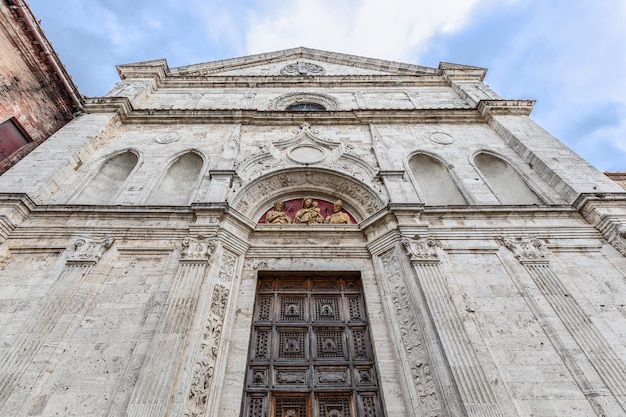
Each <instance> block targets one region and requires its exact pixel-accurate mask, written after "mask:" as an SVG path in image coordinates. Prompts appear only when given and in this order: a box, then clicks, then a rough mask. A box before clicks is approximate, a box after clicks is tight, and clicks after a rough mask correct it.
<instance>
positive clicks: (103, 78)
mask: <svg viewBox="0 0 626 417" xmlns="http://www.w3.org/2000/svg"><path fill="white" fill-rule="evenodd" d="M29 4H30V6H31V8H32V10H33V12H34V13H35V15H36V16H37V18H38V19H40V20H41V26H42V27H43V29H44V30H45V32H46V35H47V37H48V38H49V39H50V41H51V42H52V44H53V46H54V48H55V50H56V51H57V52H58V54H59V56H60V57H61V60H62V61H63V62H64V64H65V66H66V68H67V70H68V72H69V73H70V74H71V75H72V78H73V80H74V82H75V83H76V84H77V85H78V88H79V90H80V91H81V93H82V94H83V95H86V96H101V95H104V94H106V92H107V91H109V90H110V89H112V88H113V85H114V84H115V83H116V82H117V81H119V77H118V75H117V72H116V69H115V65H117V64H127V63H132V62H138V61H146V60H152V59H159V58H166V59H167V61H168V64H169V66H170V67H177V66H181V65H190V64H197V63H202V62H208V61H214V60H220V59H226V58H235V57H238V56H244V55H249V54H256V53H262V52H271V51H276V50H281V49H288V48H294V47H299V46H305V47H309V48H315V49H322V50H327V51H333V52H341V53H346V54H354V55H361V56H367V57H372V58H379V59H389V60H394V61H401V62H408V63H412V64H418V65H425V66H431V67H437V66H438V65H439V62H442V61H443V62H453V63H457V64H466V65H473V66H479V67H485V68H488V69H489V72H488V73H487V77H486V79H485V82H486V83H487V84H489V85H490V86H491V87H492V88H493V89H494V90H495V91H496V92H497V93H498V94H500V96H502V97H504V98H506V99H534V100H537V103H536V105H535V109H534V110H533V113H532V114H531V117H532V118H533V119H534V120H535V121H536V122H537V123H539V124H540V125H541V126H542V127H544V128H545V129H546V130H548V131H549V132H550V133H552V134H553V135H554V136H556V137H557V138H559V139H560V140H561V141H562V142H564V143H565V144H566V145H568V146H569V147H570V148H572V149H573V150H574V151H575V152H577V153H578V154H579V155H581V156H582V157H583V158H585V159H586V160H588V161H589V162H591V163H592V164H593V165H594V166H596V167H597V168H598V169H600V170H602V171H626V24H625V23H624V22H626V1H624V0H574V1H571V0H438V1H433V0H428V1H426V0H289V1H285V0H241V1H239V0H235V1H230V2H228V1H224V0H182V1H181V0H29Z"/></svg>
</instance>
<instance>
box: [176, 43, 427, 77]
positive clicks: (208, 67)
mask: <svg viewBox="0 0 626 417" xmlns="http://www.w3.org/2000/svg"><path fill="white" fill-rule="evenodd" d="M296 59H310V60H314V61H318V62H326V63H330V64H337V65H346V66H351V67H356V68H362V69H369V70H374V71H384V72H389V73H400V74H402V73H409V74H429V73H438V72H439V70H438V69H436V68H431V67H425V66H421V65H414V64H408V63H404V62H396V61H386V60H382V59H376V58H367V57H363V56H357V55H349V54H342V53H338V52H330V51H323V50H319V49H312V48H305V47H298V48H292V49H285V50H282V51H275V52H267V53H262V54H256V55H248V56H243V57H238V58H231V59H225V60H221V61H213V62H207V63H202V64H194V65H188V66H182V67H177V68H172V70H171V71H172V73H177V74H190V73H195V74H212V73H216V72H222V71H232V70H237V69H243V68H249V67H252V66H257V65H263V64H271V63H276V62H285V61H288V60H296Z"/></svg>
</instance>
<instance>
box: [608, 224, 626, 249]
mask: <svg viewBox="0 0 626 417" xmlns="http://www.w3.org/2000/svg"><path fill="white" fill-rule="evenodd" d="M607 241H608V242H609V243H610V244H611V245H613V247H614V248H615V249H617V250H618V251H619V253H621V254H622V255H624V256H626V225H623V224H621V223H618V224H615V225H613V226H612V227H611V228H610V229H609V232H608V233H607Z"/></svg>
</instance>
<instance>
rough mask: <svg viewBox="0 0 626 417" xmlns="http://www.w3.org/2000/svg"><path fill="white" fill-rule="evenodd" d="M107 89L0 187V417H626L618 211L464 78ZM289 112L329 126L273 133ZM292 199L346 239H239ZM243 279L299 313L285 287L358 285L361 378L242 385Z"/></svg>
mask: <svg viewBox="0 0 626 417" xmlns="http://www.w3.org/2000/svg"><path fill="white" fill-rule="evenodd" d="M320 68H321V70H320ZM119 70H120V73H121V74H122V75H123V76H124V77H125V79H124V81H122V82H121V83H120V84H118V85H117V86H115V87H114V88H113V89H112V90H111V92H110V93H109V94H108V95H107V97H102V98H97V99H93V100H91V104H90V105H89V106H88V107H89V109H90V111H91V113H90V114H89V115H85V116H82V117H81V118H79V119H77V120H75V121H73V122H72V123H70V124H69V125H68V126H66V127H65V128H63V129H61V130H60V131H59V132H57V133H56V134H55V135H54V136H52V138H50V140H48V141H46V142H45V143H44V144H43V145H42V146H40V147H39V148H37V149H36V150H35V151H34V152H32V153H31V154H30V155H29V156H28V157H27V158H25V159H24V160H23V161H21V162H20V163H19V164H18V165H17V166H15V167H14V168H13V169H11V170H10V171H9V172H8V173H7V174H5V175H3V176H1V177H0V199H1V200H2V201H1V205H0V207H1V210H0V232H1V234H0V236H1V237H2V240H1V242H2V243H1V244H0V268H1V272H0V330H2V332H0V416H27V415H31V416H55V415H68V416H69V415H80V416H102V417H104V416H142V417H144V416H145V417H148V416H149V417H159V416H173V417H182V416H217V415H219V416H224V417H238V416H245V417H248V416H253V417H257V416H265V414H264V413H265V411H264V410H266V409H267V408H268V407H269V405H270V403H271V402H272V401H274V400H273V398H274V397H276V401H278V402H277V404H278V405H279V406H280V407H283V410H286V408H285V407H287V405H285V404H288V401H287V400H286V398H287V397H289V396H290V395H293V392H291V391H289V390H287V389H286V388H285V389H283V391H280V390H279V388H275V386H276V387H289V386H294V385H298V384H302V385H303V386H312V387H313V388H312V389H313V391H314V394H313V397H312V401H311V402H310V404H311V406H312V407H315V406H317V405H319V404H325V405H324V406H325V407H326V406H328V407H331V408H332V407H335V408H334V409H335V410H339V409H340V408H341V407H344V405H345V404H348V403H349V402H350V401H353V402H354V408H353V409H354V410H357V414H356V415H366V416H368V417H369V416H371V415H379V416H381V415H383V414H384V415H386V416H394V417H395V416H407V417H408V416H433V417H434V416H451V417H452V416H455V417H456V416H462V415H467V416H476V417H483V416H485V417H486V416H499V415H500V416H529V415H534V416H553V415H567V416H581V417H582V416H585V417H586V416H592V415H598V416H601V415H614V416H618V415H624V414H625V413H626V406H625V405H624V404H625V403H624V401H625V399H626V386H625V385H624V381H625V380H626V308H625V307H624V300H626V284H625V282H626V281H625V280H624V273H623V271H625V270H626V256H625V255H626V249H625V248H626V240H625V239H624V228H625V227H626V205H625V204H626V192H624V190H623V189H621V188H620V187H619V186H618V185H617V184H615V183H613V182H612V181H611V180H610V179H608V178H607V177H606V176H605V175H604V174H602V173H600V172H598V171H597V170H595V169H594V168H592V167H590V166H589V165H588V164H587V163H586V162H585V161H583V160H582V159H580V158H579V157H578V156H576V155H575V154H573V153H572V152H571V151H570V150H568V149H566V148H565V147H564V146H563V145H562V144H561V143H560V142H558V141H557V140H556V139H555V138H554V137H552V136H550V135H549V134H547V133H546V132H544V131H543V130H542V129H541V128H539V127H538V126H537V125H536V124H535V123H534V122H532V120H531V119H529V118H528V112H529V111H530V109H531V107H532V103H530V102H528V101H520V100H502V99H501V98H500V97H499V96H497V94H496V93H494V92H493V91H491V90H490V89H489V88H488V87H487V86H486V85H484V84H483V83H482V78H483V77H484V71H485V70H484V69H481V68H475V67H466V66H460V65H454V64H442V65H441V66H440V68H425V67H419V66H415V65H409V64H400V63H391V62H385V61H379V60H373V59H366V58H360V57H353V56H347V55H341V54H335V53H330V52H329V53H326V52H323V51H314V50H309V49H306V48H297V49H294V50H288V51H279V52H275V53H269V54H263V55H258V56H252V57H243V58H236V59H233V60H226V61H220V62H216V63H206V64H198V65H192V66H187V67H180V68H171V69H170V68H168V67H167V63H166V62H165V61H163V60H158V61H152V62H146V63H138V64H129V65H123V66H120V67H119ZM296 73H297V74H296ZM307 101H310V102H311V103H314V104H317V105H321V106H329V107H327V111H287V110H285V108H286V107H287V106H289V105H292V104H303V102H307ZM311 103H309V104H311ZM119 155H125V157H124V159H112V158H116V157H119ZM131 155H132V156H131ZM416 155H417V157H416ZM479 155H482V156H479ZM485 155H488V156H485ZM107 161H109V162H110V161H118V162H119V161H122V162H120V163H118V162H116V163H115V164H114V163H109V164H107ZM485 161H487V162H485ZM419 164H430V165H429V166H427V167H424V166H419ZM111 167H118V168H119V169H111ZM433 167H435V168H433ZM502 167H504V168H505V170H502ZM499 173H500V174H501V173H504V174H506V175H507V177H506V178H515V181H508V182H505V183H504V185H507V184H508V186H509V189H505V190H504V194H503V187H502V185H503V181H497V179H498V178H497V175H500V174H499ZM444 174H445V175H446V179H445V181H446V185H445V189H442V191H441V194H442V195H441V196H437V195H436V194H435V193H436V192H437V184H439V183H440V182H439V181H440V180H439V179H438V177H437V175H444ZM494 175H495V176H494ZM99 176H100V177H99ZM102 176H105V177H106V178H104V179H103V177H102ZM494 178H495V179H496V181H495V182H494ZM425 181H430V183H428V184H427V183H425ZM520 181H521V182H520ZM433 184H434V185H433ZM516 184H517V185H516ZM520 184H522V185H523V186H524V189H523V191H522V190H521V186H520ZM90 187H92V188H93V189H90ZM451 187H452V188H451ZM454 188H457V189H458V193H457V192H456V191H455V190H454ZM94 190H95V191H94ZM522 193H523V194H524V195H522ZM529 193H531V194H529ZM529 195H532V196H534V197H533V198H532V199H529V198H528V196H529ZM433 196H434V197H440V198H433ZM304 197H309V198H311V199H312V201H313V202H315V201H317V202H325V203H329V202H330V203H332V202H333V201H336V200H338V199H340V200H342V202H343V209H345V210H346V211H347V212H349V213H350V214H351V215H352V216H353V217H354V219H355V220H356V223H355V224H339V225H333V224H324V223H321V224H310V225H303V224H294V223H286V224H268V223H259V220H260V219H261V217H262V216H263V214H264V213H266V212H267V210H268V209H269V208H271V207H273V206H274V204H275V203H276V201H283V202H284V201H289V202H292V203H290V204H292V205H293V207H291V206H290V207H285V208H284V210H286V211H289V213H290V215H291V218H293V214H294V213H295V211H297V210H300V209H301V207H299V203H298V204H295V203H293V202H294V201H298V202H300V201H302V199H303V198H304ZM517 197H519V200H516V198H517ZM463 200H465V202H463ZM433 201H435V203H433ZM330 203H329V204H330ZM295 205H298V207H296V206H295ZM320 207H321V206H320ZM309 209H312V210H314V205H313V204H312V207H309ZM329 214H330V213H322V212H321V211H320V215H321V216H322V217H326V216H328V215H329ZM264 274H265V275H264ZM268 274H269V275H268ZM259 276H276V277H278V279H277V280H266V282H270V281H271V282H282V281H281V280H284V282H285V283H286V284H285V287H284V288H285V289H284V291H285V293H289V294H292V295H293V296H294V297H296V298H297V297H298V293H297V291H295V290H293V291H292V292H291V293H290V292H289V291H291V290H289V278H290V277H292V278H293V277H296V278H298V279H300V282H315V283H318V284H319V286H320V288H324V287H323V286H324V283H325V277H329V276H334V279H335V280H337V279H339V280H341V279H346V280H349V279H355V277H360V285H361V288H362V296H363V301H362V302H363V303H364V308H363V311H364V312H367V323H368V326H369V331H370V333H369V335H370V336H367V337H366V336H363V337H365V338H366V339H367V338H369V339H371V340H369V342H368V343H371V352H372V355H373V356H372V357H373V358H375V361H374V363H375V364H376V369H374V370H372V369H365V368H366V367H364V366H360V365H359V363H358V360H356V359H355V360H353V361H352V362H353V364H355V365H354V368H353V369H352V368H349V366H353V365H349V366H348V365H346V363H347V362H349V361H347V362H342V364H341V367H340V368H337V367H335V366H334V364H333V362H332V361H328V360H326V361H322V362H323V363H321V364H318V363H316V362H315V361H312V362H307V365H306V366H304V365H303V366H301V367H300V368H298V366H300V365H301V364H300V365H298V364H296V365H294V364H293V363H289V362H287V361H285V362H284V363H282V364H281V363H278V364H276V363H274V362H271V363H270V362H263V363H264V365H263V366H266V367H267V368H263V369H261V368H260V367H259V366H257V365H258V364H256V363H255V362H254V357H252V356H250V355H252V353H254V352H257V351H256V350H255V349H256V347H255V346H257V345H258V344H259V343H261V342H259V340H257V338H252V337H251V334H252V333H251V326H252V325H253V323H255V324H254V325H255V326H256V327H255V329H256V330H255V332H256V333H255V334H257V335H259V334H261V336H258V337H259V338H262V337H264V336H262V335H263V334H265V333H263V331H264V330H263V323H262V320H260V319H259V318H258V316H256V315H255V314H261V313H255V302H256V301H255V300H256V291H257V289H258V288H257V286H258V285H260V284H258V282H259V281H258V277H259ZM302 277H306V278H307V280H302V279H301V278H302ZM308 278H313V280H308ZM292 281H293V280H292ZM261 282H263V280H262V281H261ZM276 285H279V284H276ZM307 285H308V284H307ZM311 285H313V284H311ZM316 285H317V284H316ZM342 285H343V284H342ZM342 288H343V289H342V291H343V294H348V295H346V297H348V298H349V294H350V287H349V286H346V287H342ZM307 291H308V292H307V294H311V295H310V297H311V300H313V299H315V297H317V295H315V294H316V292H315V291H317V290H310V289H307ZM272 293H277V294H278V293H280V291H274V292H272ZM319 294H323V295H324V297H328V298H329V299H332V297H335V296H337V295H336V294H335V293H333V291H332V290H331V289H328V288H326V289H325V290H319ZM320 297H321V296H320ZM268 300H270V298H268ZM354 300H356V298H354ZM272 302H274V301H271V300H270V301H267V302H266V304H263V305H264V306H265V307H263V308H275V309H278V308H280V307H277V305H278V304H272ZM360 302H361V301H358V302H356V301H353V303H360ZM259 303H260V302H259ZM261 304H262V303H260V304H259V305H261ZM313 304H314V303H313V302H312V303H311V305H313ZM330 304H332V302H330ZM330 304H329V305H330ZM336 305H345V306H350V307H349V308H357V307H358V306H356V304H350V301H349V300H348V301H346V303H337V304H336ZM311 308H313V307H311ZM349 308H348V307H346V309H345V310H348V311H345V312H342V313H341V314H343V315H346V317H348V318H349V317H353V318H354V317H358V314H356V313H354V312H352V313H351V312H350V311H349ZM359 308H360V307H359ZM277 311H278V310H277ZM307 311H309V310H307ZM310 311H311V312H312V311H314V310H310ZM310 314H311V315H313V316H314V314H316V313H310ZM350 314H353V316H350ZM268 317H269V316H268ZM315 317H318V318H319V316H315ZM342 318H343V316H342ZM322 321H323V320H322ZM259 323H260V324H259ZM342 323H344V324H345V323H347V324H345V326H347V327H346V328H349V329H355V328H356V330H355V334H356V333H358V332H359V331H360V329H359V328H357V327H358V326H357V325H355V324H354V323H352V322H350V320H349V319H347V321H345V322H342ZM283 324H284V323H283ZM324 325H325V324H324V323H321V322H315V321H314V320H313V321H307V322H306V323H305V324H302V325H301V326H300V327H298V324H296V325H293V326H292V327H294V328H297V329H300V330H298V331H300V333H302V334H304V333H306V332H309V330H302V329H313V330H310V331H311V332H316V331H318V330H319V329H322V328H323V326H324ZM272 326H275V324H271V325H269V324H268V327H269V328H272ZM290 326H291V325H290ZM342 326H343V324H342ZM350 326H352V327H350ZM354 326H357V327H354ZM279 327H280V326H279ZM287 327H289V326H287ZM259 329H260V330H259ZM277 331H278V332H279V333H280V329H278V330H277ZM324 331H326V330H324ZM350 331H353V330H350ZM303 332H304V333H303ZM296 333H297V332H296ZM277 334H278V333H277ZM307 334H308V333H307ZM346 334H350V333H349V332H348V333H346ZM359 334H361V333H359ZM362 334H365V333H362ZM268 337H269V336H268ZM303 337H305V336H303ZM306 337H308V336H306ZM359 337H361V336H359ZM294 340H295V339H294ZM302 340H305V339H302ZM306 340H317V339H315V338H313V336H311V339H306ZM337 340H339V339H337ZM355 340H357V339H351V337H348V336H346V338H345V339H341V341H340V344H341V346H345V347H346V350H345V352H347V353H346V355H353V354H354V355H355V358H357V359H358V355H357V354H356V353H353V352H356V350H355V348H354V346H357V344H356V343H357V342H355ZM363 340H365V339H358V341H359V342H358V343H361V342H362V341H363ZM292 342H293V341H292ZM297 342H298V343H299V339H298V340H297ZM263 343H266V345H264V346H266V348H267V352H268V355H270V354H272V352H273V355H275V356H273V357H278V359H277V360H278V362H280V360H285V357H282V358H281V357H280V354H279V353H280V352H283V353H284V346H283V347H282V348H281V347H280V341H279V338H278V337H277V338H276V340H273V339H272V340H270V339H268V340H267V341H265V342H263ZM293 343H295V342H293ZM293 343H292V344H291V345H290V346H291V347H290V349H292V350H294V349H296V344H293ZM351 343H352V344H351ZM363 343H365V342H363ZM305 345H306V346H307V347H306V349H308V350H306V352H308V353H307V354H310V355H313V356H314V355H315V354H316V352H317V350H316V349H324V346H322V345H319V346H318V345H316V344H315V343H312V342H311V343H310V344H305ZM328 346H330V345H328ZM328 346H326V347H328ZM358 346H361V347H362V346H370V345H367V344H359V345H358ZM298 347H299V345H298ZM331 347H332V346H331ZM280 349H283V350H282V351H281V350H280ZM350 349H353V350H350ZM307 360H308V359H307ZM267 363H270V365H268V364H267ZM308 364H310V365H308ZM274 366H275V368H270V367H274ZM281 366H282V367H281ZM308 366H311V367H317V368H315V372H309V371H308V370H307V369H308V368H307V367H308ZM359 366H360V367H359ZM368 366H369V365H368ZM305 368H306V369H305ZM294 369H295V370H294ZM348 369H352V371H349V370H348ZM249 370H251V371H250V372H249ZM307 375H312V376H310V377H311V378H313V376H314V377H315V378H317V379H316V381H317V382H316V383H313V382H310V381H309V380H307V378H309V376H307ZM368 375H369V377H371V376H375V378H376V381H375V383H373V382H371V381H369V382H368ZM309 383H310V384H309ZM315 384H318V385H320V386H324V385H326V386H330V385H332V384H340V385H341V384H344V385H342V386H345V384H354V385H350V388H349V389H348V388H345V387H344V388H345V389H344V391H345V392H349V394H345V392H344V391H342V392H344V393H343V394H341V395H343V397H341V396H339V397H337V398H338V399H337V398H335V399H334V400H329V398H330V397H329V395H330V394H328V395H327V393H324V392H323V389H322V388H319V387H318V386H317V385H315ZM359 384H360V385H359ZM368 384H369V385H368ZM270 387H271V388H270ZM362 387H365V388H362ZM303 395H305V396H306V395H308V394H306V393H305V394H303ZM296 397H297V395H296ZM340 397H341V398H340ZM303 398H305V397H303V396H301V397H297V398H296V400H297V401H296V402H294V404H300V403H303V404H306V401H304V402H302V399H303ZM346 398H348V399H347V400H346ZM298 401H300V402H298ZM333 401H334V402H333ZM342 401H348V403H345V404H344V403H343V402H342ZM377 401H380V402H377ZM316 404H317V405H316ZM333 404H334V405H333ZM294 407H295V406H294ZM287 408H288V407H287ZM359 410H360V411H359ZM383 410H384V412H383ZM329 412H330V411H329ZM359 413H360V414H359ZM327 415H330V414H327ZM268 417H269V416H268Z"/></svg>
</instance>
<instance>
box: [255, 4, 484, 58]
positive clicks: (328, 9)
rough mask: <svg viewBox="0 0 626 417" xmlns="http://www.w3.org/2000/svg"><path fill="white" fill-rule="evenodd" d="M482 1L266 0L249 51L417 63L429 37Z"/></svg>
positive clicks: (455, 25)
mask: <svg viewBox="0 0 626 417" xmlns="http://www.w3.org/2000/svg"><path fill="white" fill-rule="evenodd" d="M480 1H481V0H449V1H446V2H437V3H433V2H430V1H425V0H388V1H386V2H381V1H378V0H318V1H307V0H295V1H290V2H282V1H280V2H279V1H277V0H275V1H271V0H268V1H265V2H264V3H262V4H263V7H262V8H261V9H259V10H257V11H255V12H254V13H253V14H252V17H251V25H250V28H249V30H248V31H247V36H246V40H247V48H248V52H249V53H260V52H267V51H271V50H276V49H286V48H292V47H296V46H307V47H312V48H318V49H325V50H330V51H337V52H345V53H351V54H357V55H365V56H373V57H376V58H382V59H391V60H404V61H413V60H414V58H415V57H417V56H419V55H420V54H421V53H422V51H423V50H424V48H425V47H426V43H427V41H428V39H429V38H430V37H432V36H433V35H434V34H436V33H451V32H454V31H456V30H458V29H459V28H460V27H462V26H463V25H464V24H465V23H466V22H467V21H468V19H469V17H470V15H471V12H472V10H474V8H475V7H476V5H477V4H478V3H479V2H480Z"/></svg>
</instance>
